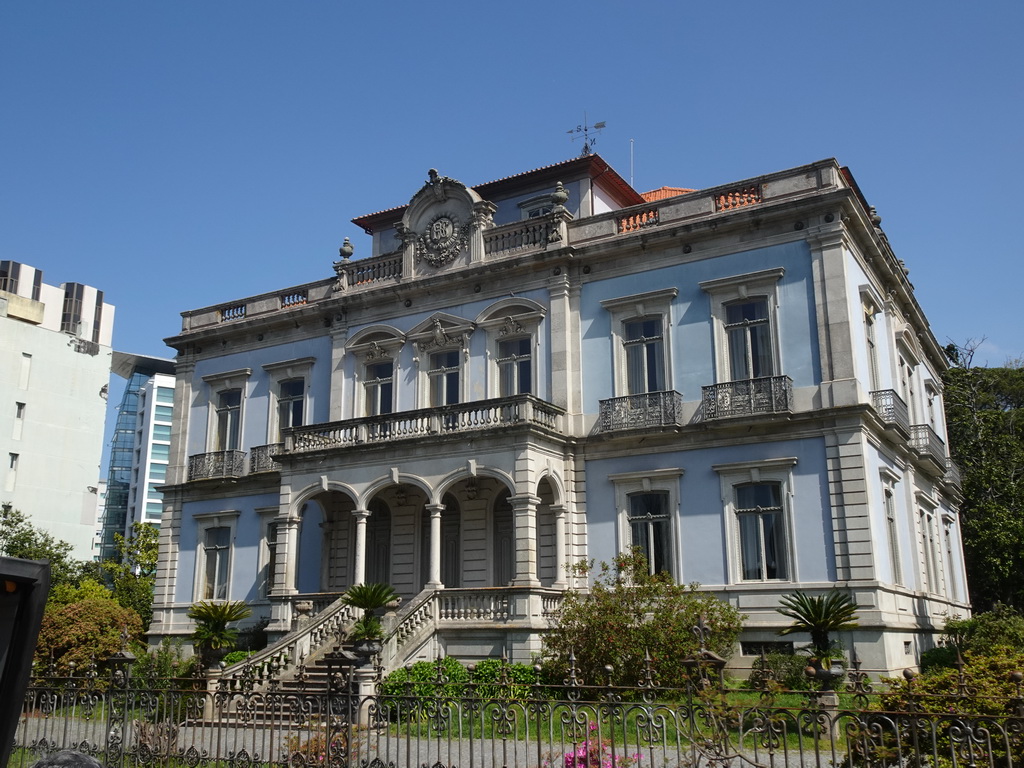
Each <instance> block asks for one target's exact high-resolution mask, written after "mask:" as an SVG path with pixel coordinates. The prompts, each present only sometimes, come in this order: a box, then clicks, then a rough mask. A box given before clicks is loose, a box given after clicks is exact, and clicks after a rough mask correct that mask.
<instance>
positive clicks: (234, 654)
mask: <svg viewBox="0 0 1024 768" xmlns="http://www.w3.org/2000/svg"><path fill="white" fill-rule="evenodd" d="M254 653H256V651H231V652H230V653H226V654H224V658H223V659H221V661H222V662H224V666H225V667H230V666H231V665H232V664H237V663H238V662H240V661H245V660H246V659H248V658H249V657H250V656H252V655H253V654H254Z"/></svg>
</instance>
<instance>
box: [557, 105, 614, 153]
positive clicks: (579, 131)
mask: <svg viewBox="0 0 1024 768" xmlns="http://www.w3.org/2000/svg"><path fill="white" fill-rule="evenodd" d="M604 126H605V122H604V120H602V121H601V122H599V123H594V124H593V125H587V113H586V112H584V113H583V125H577V126H576V127H575V128H570V129H569V130H568V131H566V133H568V134H570V135H571V136H572V140H573V141H576V139H583V151H582V152H580V157H586V156H587V155H589V154H590V152H591V150H592V149H593V148H594V145H595V144H596V143H597V139H596V138H591V136H590V132H591V131H594V132H596V133H600V132H601V129H602V128H604Z"/></svg>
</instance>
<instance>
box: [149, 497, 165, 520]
mask: <svg viewBox="0 0 1024 768" xmlns="http://www.w3.org/2000/svg"><path fill="white" fill-rule="evenodd" d="M163 511H164V508H163V505H162V504H161V503H160V502H159V501H149V502H146V517H148V518H155V519H157V520H159V519H160V515H162V514H163Z"/></svg>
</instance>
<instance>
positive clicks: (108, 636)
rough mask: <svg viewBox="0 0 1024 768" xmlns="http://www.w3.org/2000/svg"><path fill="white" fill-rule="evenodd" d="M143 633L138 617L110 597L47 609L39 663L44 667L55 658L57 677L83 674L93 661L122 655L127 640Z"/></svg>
mask: <svg viewBox="0 0 1024 768" xmlns="http://www.w3.org/2000/svg"><path fill="white" fill-rule="evenodd" d="M141 633H142V622H141V621H140V620H139V615H138V614H137V613H135V611H131V610H129V609H127V608H123V607H122V606H120V605H118V604H117V602H116V601H114V600H112V599H111V598H109V597H103V598H97V597H90V598H86V599H84V600H81V601H80V602H77V603H71V604H69V605H62V606H54V607H53V608H49V607H48V608H47V610H46V612H45V613H44V615H43V623H42V626H41V628H40V630H39V642H38V644H37V645H36V660H37V662H38V663H40V664H42V665H44V666H45V665H46V664H47V663H48V662H49V660H50V658H51V657H52V658H53V661H54V664H55V666H56V669H57V672H58V674H62V675H66V674H70V673H71V670H72V669H75V670H78V672H79V673H80V672H81V671H82V670H84V669H85V668H86V667H87V666H88V665H89V664H90V663H92V662H93V661H96V662H101V661H103V660H104V659H106V658H107V657H109V656H110V655H111V654H113V653H116V652H117V651H120V650H121V648H122V647H123V646H124V645H125V644H126V640H132V639H137V638H138V636H139V635H140V634H141ZM72 664H74V667H72V666H71V665H72Z"/></svg>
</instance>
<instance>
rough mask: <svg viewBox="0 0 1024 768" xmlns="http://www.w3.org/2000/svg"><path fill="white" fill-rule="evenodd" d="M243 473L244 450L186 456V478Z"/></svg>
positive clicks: (197, 478)
mask: <svg viewBox="0 0 1024 768" xmlns="http://www.w3.org/2000/svg"><path fill="white" fill-rule="evenodd" d="M244 474H245V451H214V452H213V453H197V454H196V455H195V456H189V457H188V479H189V480H206V479H209V478H212V477H241V476H242V475H244Z"/></svg>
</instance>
